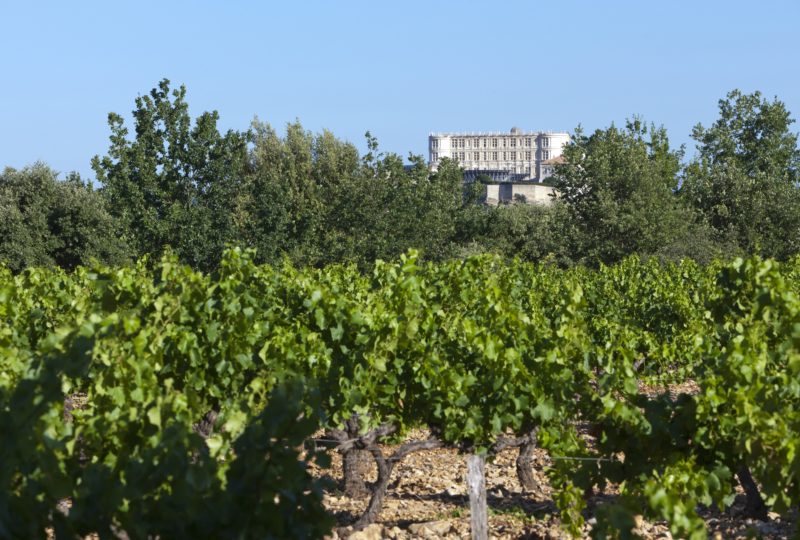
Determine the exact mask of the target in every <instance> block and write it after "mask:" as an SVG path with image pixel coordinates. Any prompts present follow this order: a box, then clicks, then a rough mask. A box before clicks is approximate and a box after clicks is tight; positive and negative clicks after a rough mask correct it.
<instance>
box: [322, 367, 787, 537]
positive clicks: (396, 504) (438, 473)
mask: <svg viewBox="0 0 800 540" xmlns="http://www.w3.org/2000/svg"><path fill="white" fill-rule="evenodd" d="M659 390H661V391H663V390H667V389H653V388H645V387H643V388H642V391H643V392H645V393H658V391H659ZM668 391H669V392H670V394H677V393H680V392H690V393H691V392H693V391H696V385H693V384H692V383H686V384H685V385H680V386H676V387H670V388H669V389H668ZM426 437H427V433H425V432H423V431H418V432H415V433H412V434H411V438H412V439H424V438H426ZM392 449H393V447H391V446H385V447H384V448H383V450H384V453H385V454H387V453H390V452H391V450H392ZM332 456H333V463H332V467H331V468H330V469H326V470H322V469H317V468H314V469H313V471H314V474H315V475H317V476H333V478H332V480H337V481H338V480H340V478H341V458H340V456H339V455H338V454H337V453H335V452H332ZM516 457H517V450H516V449H508V450H505V451H503V452H501V453H500V454H498V455H497V456H496V458H495V459H494V461H493V462H491V463H487V466H486V487H487V495H488V497H487V498H488V504H489V529H490V530H489V534H490V537H492V538H496V539H517V538H525V539H553V540H555V539H562V538H564V539H566V538H569V536H568V535H567V534H565V533H564V532H563V531H562V530H561V528H560V527H559V519H558V514H557V511H556V507H555V505H554V503H553V500H552V494H551V489H550V486H549V484H548V482H547V478H546V476H545V474H544V469H545V468H546V467H547V466H548V465H549V464H550V458H549V457H548V455H547V453H546V452H545V451H543V450H537V452H536V456H535V458H534V463H533V466H534V474H535V476H536V479H537V480H538V482H539V485H540V486H541V487H540V489H538V490H535V491H533V492H525V491H524V490H523V488H522V486H521V485H520V484H519V481H518V480H517V475H516V469H515V459H516ZM365 459H368V460H370V463H369V464H368V465H367V466H368V467H369V468H370V470H371V472H370V473H369V475H368V476H367V478H368V480H370V481H374V480H375V478H376V472H375V466H374V464H372V463H371V457H370V456H369V455H366V456H365ZM336 485H339V486H341V483H340V482H337V483H336ZM466 494H467V491H466V459H465V456H464V455H461V454H459V453H458V452H457V451H456V450H454V449H437V450H429V451H424V452H419V453H415V454H411V455H409V456H408V457H406V458H405V459H404V460H403V461H402V462H401V463H399V464H398V465H397V466H396V467H395V469H394V471H393V473H392V484H391V485H390V487H389V490H388V492H387V495H386V499H385V502H384V506H383V510H382V512H381V514H380V517H379V520H378V522H377V523H376V524H373V525H371V526H369V527H368V528H366V529H365V530H363V531H359V532H355V533H353V531H352V524H353V523H354V522H355V521H356V519H357V518H358V517H359V516H360V515H361V513H362V512H363V510H364V508H365V507H366V505H367V498H364V499H351V498H349V497H347V496H345V495H344V494H343V492H342V491H341V490H338V489H335V490H331V491H329V492H328V493H326V496H325V506H326V507H327V508H328V510H329V511H330V512H331V513H332V514H333V515H334V516H335V517H336V521H337V523H338V527H339V528H338V529H337V532H334V534H333V535H332V538H333V539H336V538H340V537H346V536H349V538H350V540H377V539H381V538H391V539H397V540H402V539H411V538H467V539H468V538H470V531H469V501H468V499H467V495H466ZM614 496H615V490H614V489H613V488H611V489H608V490H606V492H605V493H601V494H597V495H595V496H594V497H593V498H592V499H591V500H590V501H589V504H588V509H587V515H586V518H587V524H586V525H585V526H584V529H583V536H584V537H589V533H590V530H591V524H592V523H593V521H594V520H593V518H592V509H593V508H594V507H596V506H597V505H598V504H599V503H601V502H602V501H603V500H608V499H611V498H613V497H614ZM743 508H744V495H743V493H740V494H739V495H738V496H737V499H736V501H735V502H734V504H733V506H732V507H731V508H729V509H726V510H725V511H724V512H720V511H719V510H716V509H705V510H702V512H701V515H702V516H703V517H704V518H705V520H706V525H707V528H708V531H709V537H710V538H714V539H738V538H764V539H783V538H791V537H792V535H793V534H794V532H795V526H796V522H797V511H796V510H795V511H793V512H792V513H791V514H789V515H787V516H779V515H777V514H775V513H770V519H769V520H768V521H766V522H761V521H757V520H751V519H746V518H744V517H743V516H742V510H743ZM636 532H637V533H638V534H639V535H640V536H641V537H643V538H645V539H646V540H655V539H669V538H672V536H671V534H670V532H669V527H668V526H667V524H666V523H665V522H649V521H647V520H644V519H641V517H640V516H637V530H636Z"/></svg>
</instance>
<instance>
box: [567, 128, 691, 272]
mask: <svg viewBox="0 0 800 540" xmlns="http://www.w3.org/2000/svg"><path fill="white" fill-rule="evenodd" d="M682 155H683V150H682V149H679V150H672V149H670V147H669V139H668V137H667V133H666V130H665V129H664V128H663V127H659V128H657V127H655V126H653V125H650V126H647V125H645V124H644V123H643V122H641V121H640V120H638V119H637V120H633V121H629V122H628V123H627V125H626V126H625V128H623V129H618V128H617V127H615V126H613V125H612V126H611V127H609V128H607V129H605V130H597V131H595V132H594V133H593V134H592V135H591V136H585V135H584V134H583V132H582V131H581V130H580V129H578V130H576V133H575V136H574V137H573V141H572V144H570V145H568V146H567V147H565V149H564V158H565V163H563V164H561V165H558V166H557V167H556V172H555V175H554V176H553V178H552V180H553V182H554V184H555V186H556V188H557V189H558V190H559V194H560V198H561V200H562V201H563V203H564V204H565V205H566V206H567V208H568V210H569V212H568V215H569V219H570V220H571V221H572V227H570V228H569V229H570V230H573V231H574V232H575V235H576V238H575V245H576V248H575V249H576V256H577V257H578V258H579V259H582V260H585V261H587V262H603V263H606V264H608V263H613V262H616V261H619V260H620V259H622V258H623V257H625V256H626V255H629V254H632V253H639V254H658V253H669V254H670V256H684V255H693V254H694V253H692V251H693V249H694V247H693V246H692V242H687V239H689V238H690V237H692V236H696V235H699V236H702V235H703V232H702V225H701V224H698V223H697V219H696V218H695V216H694V215H693V213H692V212H691V211H690V210H689V209H687V208H685V207H684V206H683V205H682V204H681V203H680V201H679V200H677V198H676V197H675V195H674V192H673V190H674V189H675V187H676V186H677V183H678V172H679V170H680V163H681V158H682Z"/></svg>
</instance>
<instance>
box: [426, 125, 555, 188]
mask: <svg viewBox="0 0 800 540" xmlns="http://www.w3.org/2000/svg"><path fill="white" fill-rule="evenodd" d="M568 142H569V133H567V132H565V131H528V132H523V131H521V130H520V129H519V128H516V127H515V128H512V129H511V131H510V132H483V133H431V134H430V135H429V136H428V158H429V160H428V161H429V163H430V166H431V169H433V170H436V168H437V167H438V165H439V162H440V161H441V159H442V158H445V157H447V158H450V159H453V160H456V161H458V163H459V164H460V165H461V166H462V167H463V168H464V176H465V179H467V180H469V179H473V178H475V177H477V176H479V175H486V176H489V177H490V178H492V180H494V181H496V182H511V181H513V182H519V181H531V182H541V181H542V180H544V179H545V178H547V177H548V176H550V174H552V169H553V168H552V166H550V165H549V164H550V163H552V162H553V161H552V160H554V159H555V158H556V157H558V156H560V155H561V153H562V149H563V148H564V145H566V144H567V143H568ZM548 162H549V163H548Z"/></svg>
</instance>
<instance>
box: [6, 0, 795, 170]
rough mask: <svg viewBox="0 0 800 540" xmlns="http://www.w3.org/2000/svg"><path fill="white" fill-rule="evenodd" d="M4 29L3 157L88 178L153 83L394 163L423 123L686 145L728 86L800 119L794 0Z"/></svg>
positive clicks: (86, 8) (381, 7) (102, 16)
mask: <svg viewBox="0 0 800 540" xmlns="http://www.w3.org/2000/svg"><path fill="white" fill-rule="evenodd" d="M0 21H2V31H0V73H2V79H1V80H0V98H2V99H0V167H3V166H13V167H22V166H24V165H26V164H29V163H32V162H34V161H36V160H42V161H45V162H47V163H49V164H50V165H51V166H53V167H54V168H56V169H57V170H60V171H62V172H67V171H70V170H77V171H79V172H80V173H81V174H82V175H84V176H88V177H93V174H92V173H91V168H90V166H89V162H90V159H91V158H92V156H93V155H95V154H98V153H99V154H102V153H104V152H105V151H106V150H107V148H108V143H107V137H108V127H107V124H106V116H107V114H108V112H110V111H114V112H119V113H122V114H124V115H125V116H126V118H129V114H130V111H131V110H132V109H133V106H134V98H135V97H136V96H137V95H139V94H144V93H147V92H148V91H149V90H150V89H151V88H153V87H154V86H155V85H156V84H157V82H158V81H159V80H160V79H162V78H164V77H166V78H169V79H170V80H171V81H172V82H173V84H185V85H186V87H187V90H188V97H187V100H188V102H189V105H190V108H191V112H192V114H193V115H197V114H199V113H200V112H202V111H204V110H212V109H216V110H218V111H219V113H220V115H221V126H222V127H224V128H236V129H245V128H246V127H247V126H248V125H249V123H250V121H251V120H252V118H253V117H254V116H255V115H258V117H259V118H261V119H262V120H265V121H268V122H270V123H271V124H272V125H273V126H275V127H277V128H278V129H279V130H280V131H282V130H283V126H284V125H285V124H286V122H289V121H292V120H294V119H295V118H298V119H300V121H301V122H302V123H303V125H304V126H305V127H306V128H307V129H309V130H312V131H315V132H316V131H320V130H321V129H323V128H327V129H329V130H331V131H332V132H333V133H334V134H336V135H337V136H339V137H340V138H343V139H347V140H349V141H352V142H354V143H355V144H356V145H357V146H358V147H359V148H360V149H362V150H363V149H364V146H365V145H364V142H363V141H364V138H363V134H364V132H365V131H367V130H370V131H371V132H372V133H373V134H374V135H375V136H377V137H378V140H379V141H380V144H381V146H382V148H383V149H385V150H390V151H393V152H398V153H401V154H403V155H406V154H407V153H408V152H409V151H411V152H415V153H424V152H425V149H426V141H427V135H428V133H429V132H430V131H457V130H465V131H483V130H507V129H510V128H511V127H512V126H515V125H516V126H519V127H521V128H523V129H530V130H536V129H553V130H556V129H559V130H560V129H564V130H569V131H572V130H573V128H574V127H575V126H576V125H577V124H579V123H580V124H582V125H583V126H584V127H585V128H586V129H589V130H593V129H596V128H601V127H605V126H607V125H609V124H610V123H611V122H616V123H618V124H619V123H621V122H624V120H625V118H628V117H631V116H632V115H641V116H643V117H644V119H645V120H647V121H653V122H656V123H657V124H664V125H665V126H666V127H667V129H668V132H669V134H670V136H671V139H672V141H673V142H675V143H677V144H680V143H690V138H689V134H690V132H691V128H692V126H693V125H694V124H695V123H697V122H702V123H704V124H706V125H707V124H709V123H711V122H712V121H713V120H714V118H715V117H716V114H717V101H718V100H719V99H720V98H721V97H723V96H724V95H725V94H726V93H727V92H728V91H729V90H731V89H733V88H740V89H742V90H743V91H747V92H750V91H753V90H761V91H762V92H763V93H764V94H765V95H767V96H769V97H772V96H778V97H779V98H780V99H781V100H782V101H784V102H785V103H786V105H787V107H788V108H789V110H790V111H792V113H793V117H795V118H796V117H797V116H798V114H800V69H799V68H800V43H799V42H798V22H800V1H799V0H788V1H769V0H765V1H762V2H752V1H750V2H743V1H730V0H728V1H705V0H704V1H700V0H692V1H690V2H689V1H672V2H645V1H635V2H634V1H630V2H616V1H613V0H608V1H605V2H597V1H589V0H585V1H580V2H579V1H564V0H560V1H553V2H547V3H545V2H541V1H539V2H536V1H534V0H530V1H519V2H470V1H459V2H434V1H403V2H391V3H390V2H383V1H376V0H371V1H363V2H347V1H344V0H341V1H336V2H334V1H305V2H280V3H278V2H255V1H253V2H236V1H228V2H210V1H159V2H156V1H149V0H139V1H136V2H108V1H105V2H99V1H76V2H64V1H63V0H62V1H57V2H56V1H53V2H36V1H33V0H31V1H24V2H23V1H18V2H12V1H10V0H0ZM794 128H795V131H797V130H798V127H797V125H796V124H795V126H794ZM692 148H693V147H692V146H690V150H691V149H692Z"/></svg>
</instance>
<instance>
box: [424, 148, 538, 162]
mask: <svg viewBox="0 0 800 540" xmlns="http://www.w3.org/2000/svg"><path fill="white" fill-rule="evenodd" d="M532 155H533V153H532V152H531V151H530V150H528V151H525V152H519V159H521V160H525V161H531V156H532ZM467 156H469V157H471V158H472V161H497V160H498V159H501V160H503V161H505V160H509V159H510V160H511V161H516V160H517V152H483V153H482V154H481V152H453V153H452V156H451V158H452V159H457V160H459V161H462V162H463V161H466V159H467ZM481 156H482V157H481ZM542 159H543V160H546V159H550V151H549V150H542ZM438 160H439V153H438V152H432V153H431V161H438Z"/></svg>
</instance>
